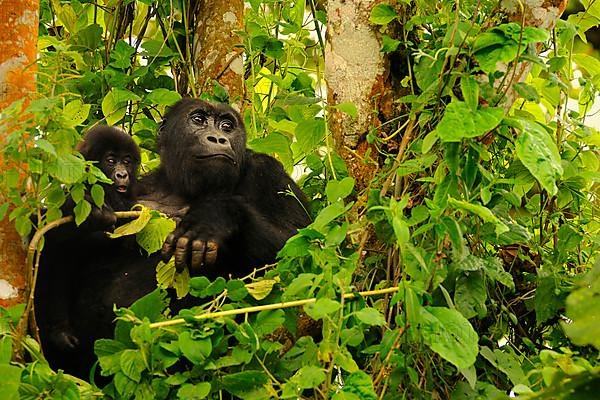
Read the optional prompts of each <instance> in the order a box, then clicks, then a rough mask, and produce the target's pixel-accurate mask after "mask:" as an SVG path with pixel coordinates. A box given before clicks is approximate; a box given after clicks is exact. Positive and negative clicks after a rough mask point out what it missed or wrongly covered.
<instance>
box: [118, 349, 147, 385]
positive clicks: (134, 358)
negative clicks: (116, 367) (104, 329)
mask: <svg viewBox="0 0 600 400" xmlns="http://www.w3.org/2000/svg"><path fill="white" fill-rule="evenodd" d="M119 360H120V366H121V371H122V372H123V374H125V375H126V376H127V377H128V378H129V379H131V380H133V381H135V382H139V381H140V379H141V378H142V371H144V370H145V369H146V362H145V360H144V356H143V355H142V353H141V352H140V350H133V349H127V350H123V352H121V356H120V358H119Z"/></svg>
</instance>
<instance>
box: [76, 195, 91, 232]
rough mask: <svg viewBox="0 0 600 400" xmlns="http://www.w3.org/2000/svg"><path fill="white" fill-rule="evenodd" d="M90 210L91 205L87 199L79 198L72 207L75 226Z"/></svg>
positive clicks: (84, 218)
mask: <svg viewBox="0 0 600 400" xmlns="http://www.w3.org/2000/svg"><path fill="white" fill-rule="evenodd" d="M91 212H92V205H91V204H90V203H89V202H88V201H87V200H81V201H80V202H79V203H77V204H76V205H75V208H74V209H73V213H75V224H76V225H77V226H79V225H81V223H82V222H83V221H85V220H86V218H87V217H88V216H89V215H90V213H91Z"/></svg>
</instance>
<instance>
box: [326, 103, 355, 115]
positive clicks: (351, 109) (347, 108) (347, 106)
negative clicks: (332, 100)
mask: <svg viewBox="0 0 600 400" xmlns="http://www.w3.org/2000/svg"><path fill="white" fill-rule="evenodd" d="M332 108H335V109H336V110H340V111H341V112H343V113H346V114H348V115H349V116H351V117H352V118H357V117H358V110H357V108H356V104H354V103H352V102H346V103H340V104H337V105H335V106H333V107H332Z"/></svg>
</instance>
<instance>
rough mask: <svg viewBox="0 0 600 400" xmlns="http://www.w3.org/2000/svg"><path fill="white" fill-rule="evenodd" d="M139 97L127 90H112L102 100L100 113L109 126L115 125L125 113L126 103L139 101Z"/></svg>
mask: <svg viewBox="0 0 600 400" xmlns="http://www.w3.org/2000/svg"><path fill="white" fill-rule="evenodd" d="M139 100H140V97H139V96H138V95H136V94H135V93H133V92H131V91H129V90H127V89H119V88H112V89H111V90H110V92H108V94H107V95H106V96H104V99H102V113H103V114H104V116H105V117H106V122H107V123H108V124H109V125H116V124H117V122H119V121H120V120H121V119H122V118H123V117H124V116H125V112H126V111H127V102H128V101H139Z"/></svg>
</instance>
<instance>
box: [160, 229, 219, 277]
mask: <svg viewBox="0 0 600 400" xmlns="http://www.w3.org/2000/svg"><path fill="white" fill-rule="evenodd" d="M218 249H219V245H218V244H217V241H216V240H211V239H201V238H200V237H199V236H198V234H197V232H196V231H195V230H193V229H185V228H184V227H179V228H177V229H175V231H173V232H172V233H171V234H170V235H169V236H167V239H166V240H165V243H164V244H163V247H162V252H161V254H162V259H163V261H164V262H167V261H169V259H170V258H171V257H172V256H175V268H176V269H177V270H178V271H181V270H182V269H183V268H184V266H186V265H187V266H189V267H190V268H191V269H192V270H199V269H200V268H201V267H203V266H205V265H207V266H211V265H213V264H214V263H215V262H216V261H217V251H218Z"/></svg>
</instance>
